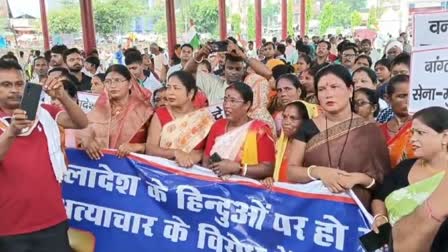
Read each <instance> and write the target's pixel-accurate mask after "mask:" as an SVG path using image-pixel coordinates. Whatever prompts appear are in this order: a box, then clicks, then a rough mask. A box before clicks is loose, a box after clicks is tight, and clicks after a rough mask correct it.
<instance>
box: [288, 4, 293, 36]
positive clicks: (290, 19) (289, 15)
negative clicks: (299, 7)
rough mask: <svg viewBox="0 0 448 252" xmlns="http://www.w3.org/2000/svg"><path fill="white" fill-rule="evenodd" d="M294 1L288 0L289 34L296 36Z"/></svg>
mask: <svg viewBox="0 0 448 252" xmlns="http://www.w3.org/2000/svg"><path fill="white" fill-rule="evenodd" d="M293 4H294V1H293V0H288V34H289V35H292V36H293V37H294V6H293Z"/></svg>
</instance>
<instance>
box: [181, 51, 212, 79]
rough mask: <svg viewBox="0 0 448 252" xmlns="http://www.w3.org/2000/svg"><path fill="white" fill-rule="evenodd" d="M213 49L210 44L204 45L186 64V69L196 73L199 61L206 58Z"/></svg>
mask: <svg viewBox="0 0 448 252" xmlns="http://www.w3.org/2000/svg"><path fill="white" fill-rule="evenodd" d="M211 51H212V49H211V48H210V46H208V45H206V46H204V47H202V48H201V49H200V50H199V51H198V52H197V53H196V54H194V55H193V57H191V59H190V60H189V61H188V62H187V64H185V66H184V71H187V72H190V73H191V74H195V73H196V71H197V69H198V65H199V63H198V62H202V61H203V60H206V59H207V57H208V55H209V54H210V53H211Z"/></svg>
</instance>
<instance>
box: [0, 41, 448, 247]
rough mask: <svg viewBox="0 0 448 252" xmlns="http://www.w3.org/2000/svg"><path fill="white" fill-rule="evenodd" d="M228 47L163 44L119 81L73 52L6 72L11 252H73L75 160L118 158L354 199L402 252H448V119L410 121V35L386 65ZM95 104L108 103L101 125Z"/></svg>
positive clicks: (5, 228)
mask: <svg viewBox="0 0 448 252" xmlns="http://www.w3.org/2000/svg"><path fill="white" fill-rule="evenodd" d="M226 43H227V49H226V51H218V52H217V51H216V50H215V48H214V47H213V46H212V44H211V43H207V44H204V45H202V46H201V48H199V49H195V48H193V46H191V45H190V44H184V45H178V46H176V50H175V52H173V53H172V57H171V58H170V59H168V57H166V54H165V53H164V52H163V49H161V48H160V47H159V46H158V45H157V44H154V43H153V44H151V45H150V46H149V50H148V49H147V48H143V50H142V51H140V49H142V48H127V49H126V50H124V49H122V48H121V47H119V51H118V52H117V53H116V55H115V56H116V64H111V65H110V66H107V65H105V64H102V62H101V60H100V57H99V54H98V51H97V50H93V51H91V52H88V53H87V55H85V53H84V52H81V51H80V50H79V49H77V48H67V47H66V46H64V45H56V46H53V47H52V48H51V50H50V51H48V52H45V53H44V55H43V56H41V55H40V52H39V51H34V52H33V53H34V55H33V59H32V63H31V67H29V66H28V65H26V64H23V62H20V60H18V58H17V57H16V56H15V55H14V54H12V53H8V54H6V55H4V56H2V57H1V59H0V113H1V119H0V130H1V131H2V135H1V136H0V157H1V162H0V184H2V187H1V188H2V190H0V214H1V216H2V217H1V218H0V251H19V252H20V251H37V250H29V249H30V248H33V249H35V248H37V247H39V248H42V249H43V250H42V251H68V246H69V241H68V238H67V232H66V231H67V228H68V225H67V222H66V216H65V213H64V208H63V205H62V196H61V189H60V186H59V184H58V183H59V182H60V181H61V176H62V174H63V172H64V170H65V169H66V164H65V162H64V149H65V148H68V147H74V148H80V149H82V150H85V152H86V154H87V155H88V156H89V157H90V158H91V159H95V160H100V159H101V158H102V156H103V150H104V149H108V148H109V149H116V150H117V152H116V153H117V154H116V155H117V156H118V157H125V156H127V155H129V154H130V153H142V154H148V155H152V156H157V157H162V158H166V159H170V160H173V161H175V162H176V163H177V164H178V165H179V166H181V167H185V168H188V167H192V166H193V165H201V166H204V167H207V168H209V169H211V170H212V171H213V172H214V173H215V174H216V175H217V176H219V177H220V178H222V179H227V178H228V177H229V176H232V175H239V176H243V177H248V178H252V179H256V180H259V181H260V182H261V183H262V184H263V185H265V186H266V187H267V188H271V187H272V186H273V183H274V182H286V183H300V184H305V183H309V182H312V181H315V180H320V181H322V183H323V185H324V186H325V187H326V188H327V189H328V190H329V191H331V192H332V193H342V192H345V191H347V190H351V189H353V191H354V193H355V194H356V196H357V197H358V198H359V199H360V201H361V202H362V204H363V205H364V207H365V208H366V209H368V210H369V211H370V212H371V214H372V215H373V216H374V222H373V227H372V228H373V230H374V231H375V232H379V227H380V226H381V225H384V224H385V223H390V224H391V225H392V226H393V235H392V236H391V242H390V243H389V244H388V245H389V248H394V249H395V251H437V252H440V251H448V239H447V237H448V224H447V220H446V219H447V217H448V205H447V204H446V202H445V198H444V193H445V192H446V191H447V190H448V176H445V173H446V169H447V168H448V110H447V109H446V108H442V107H429V108H426V109H423V110H421V111H419V112H417V113H415V114H411V113H410V112H409V109H408V107H409V106H408V104H409V92H410V91H409V85H410V84H409V79H410V78H409V74H410V62H411V56H410V54H409V50H410V48H409V43H408V42H407V36H406V34H401V35H400V37H399V38H398V39H396V40H391V41H390V42H389V43H388V44H387V45H386V46H385V48H384V50H377V49H374V48H372V41H370V40H368V39H364V40H362V41H349V40H346V39H344V38H343V37H342V36H331V35H329V36H325V37H318V36H314V37H313V39H312V40H310V39H309V38H308V36H305V37H303V38H300V37H297V38H291V37H288V38H286V39H285V40H284V41H277V39H275V38H274V39H273V40H272V41H266V40H264V41H263V44H262V46H261V47H260V48H255V47H254V43H253V42H249V43H248V44H247V48H245V47H244V46H242V45H241V43H239V41H237V40H236V39H234V38H232V37H229V38H228V39H227V40H226ZM413 74H418V73H413ZM27 81H30V82H34V83H39V84H41V85H42V86H43V89H44V91H45V92H43V93H42V95H41V100H42V103H41V106H40V108H39V110H38V116H37V119H36V120H34V121H31V120H28V119H27V115H26V114H25V112H24V111H23V110H21V109H20V99H21V97H22V94H23V92H24V86H25V83H26V82H27ZM79 91H87V92H91V93H93V94H97V95H98V96H99V98H98V100H97V102H96V104H95V106H94V107H93V109H92V110H91V111H90V112H88V113H87V114H85V113H84V112H83V111H82V110H81V109H80V108H79V107H78V106H77V104H76V102H77V92H79ZM211 105H213V106H218V107H221V108H222V110H223V112H224V115H225V116H224V117H223V118H219V117H216V116H215V115H213V114H212V113H210V110H209V109H208V107H209V106H211ZM47 146H48V147H47ZM24 151H25V152H26V158H23V157H22V156H23V153H24ZM416 226H418V227H419V228H418V230H417V229H415V227H416ZM45 249H46V250H45ZM39 251H41V250H39Z"/></svg>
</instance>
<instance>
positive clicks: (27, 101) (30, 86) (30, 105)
mask: <svg viewBox="0 0 448 252" xmlns="http://www.w3.org/2000/svg"><path fill="white" fill-rule="evenodd" d="M41 93H42V86H41V85H39V84H36V83H31V82H28V83H27V84H26V85H25V89H24V90H23V96H22V101H21V102H20V109H22V110H24V111H26V115H27V117H28V120H35V119H36V113H37V108H38V107H39V102H40V98H41V96H40V95H41Z"/></svg>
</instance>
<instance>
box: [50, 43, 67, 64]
mask: <svg viewBox="0 0 448 252" xmlns="http://www.w3.org/2000/svg"><path fill="white" fill-rule="evenodd" d="M65 50H67V46H65V45H55V46H53V47H52V48H51V59H50V67H51V68H54V67H66V65H65V64H64V57H63V54H64V51H65Z"/></svg>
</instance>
